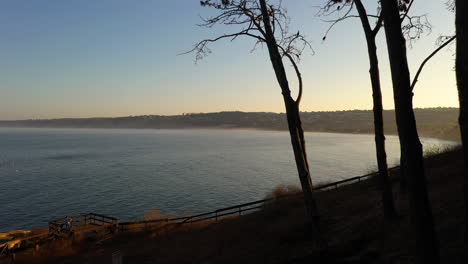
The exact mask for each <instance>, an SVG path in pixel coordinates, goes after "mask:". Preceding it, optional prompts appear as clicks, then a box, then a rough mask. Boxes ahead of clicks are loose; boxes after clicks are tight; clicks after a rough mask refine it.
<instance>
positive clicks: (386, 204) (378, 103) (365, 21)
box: [321, 0, 397, 219]
mask: <svg viewBox="0 0 468 264" xmlns="http://www.w3.org/2000/svg"><path fill="white" fill-rule="evenodd" d="M343 6H344V7H345V8H347V10H346V9H345V10H346V11H345V15H344V16H342V17H340V18H339V19H337V20H334V21H332V24H331V26H330V29H331V27H333V26H334V25H335V24H336V23H337V22H339V21H342V20H344V19H347V18H350V17H356V16H355V15H352V14H350V13H351V10H352V9H353V7H354V6H355V7H356V9H357V12H358V16H357V17H359V18H360V20H361V24H362V28H363V30H364V34H365V37H366V43H367V53H368V56H369V64H370V69H369V75H370V79H371V85H372V99H373V113H374V132H375V148H376V156H377V166H378V169H379V178H380V182H381V188H382V205H383V212H384V216H385V218H386V219H393V218H395V217H396V215H397V214H396V210H395V204H394V201H393V194H392V186H391V183H390V181H389V179H388V165H387V153H386V151H385V135H384V125H383V104H382V91H381V87H380V70H379V60H378V57H377V44H376V40H375V39H376V36H377V34H378V32H379V30H380V28H381V26H382V19H383V18H382V16H381V15H368V13H367V11H366V9H365V7H364V5H363V4H362V2H361V0H354V1H348V0H347V1H344V3H343V0H330V1H328V2H327V4H326V5H325V7H324V8H322V9H321V10H322V11H321V13H322V14H329V13H330V11H331V10H333V11H334V10H336V9H341V8H343ZM333 11H332V12H333ZM369 17H374V18H375V19H377V21H376V24H375V26H374V27H372V26H371V24H370V21H369ZM328 32H329V31H327V33H328Z"/></svg>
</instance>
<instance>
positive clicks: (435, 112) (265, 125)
mask: <svg viewBox="0 0 468 264" xmlns="http://www.w3.org/2000/svg"><path fill="white" fill-rule="evenodd" d="M414 111H415V115H416V120H417V123H418V128H419V134H420V136H426V137H436V138H441V139H450V140H459V139H460V135H459V129H458V125H457V119H458V112H459V110H458V108H440V107H439V108H419V109H415V110H414ZM301 116H302V122H303V127H304V130H305V131H315V132H338V133H366V134H368V133H373V122H374V121H373V114H372V111H371V110H350V111H333V112H332V111H330V112H302V113H301ZM384 121H385V133H386V134H396V133H397V131H396V124H395V113H394V111H393V110H385V111H384ZM0 126H2V127H58V128H153V129H186V128H253V129H264V130H287V123H286V115H285V114H284V113H265V112H239V111H232V112H218V113H199V114H183V115H173V116H160V115H144V116H129V117H115V118H62V119H40V120H18V121H0Z"/></svg>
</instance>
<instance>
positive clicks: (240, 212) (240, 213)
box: [239, 207, 242, 216]
mask: <svg viewBox="0 0 468 264" xmlns="http://www.w3.org/2000/svg"><path fill="white" fill-rule="evenodd" d="M240 215H242V211H241V208H240V207H239V216H240Z"/></svg>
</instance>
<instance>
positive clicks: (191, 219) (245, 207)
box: [119, 166, 399, 230]
mask: <svg viewBox="0 0 468 264" xmlns="http://www.w3.org/2000/svg"><path fill="white" fill-rule="evenodd" d="M398 169H399V166H396V167H393V168H390V169H389V170H388V171H389V172H391V171H395V170H398ZM377 175H378V172H375V173H369V174H366V175H362V176H357V177H352V178H349V179H345V180H341V181H337V182H333V183H329V184H325V185H321V186H319V187H317V188H315V189H314V191H323V190H327V189H338V188H339V187H340V186H343V185H347V184H351V183H355V182H361V181H363V180H365V179H368V178H371V177H374V176H377ZM280 198H281V197H280ZM282 198H284V196H283V197H282ZM272 200H273V199H272V198H270V199H262V200H258V201H254V202H249V203H244V204H239V205H234V206H230V207H226V208H222V209H218V210H215V211H211V212H207V213H201V214H196V215H191V216H186V217H176V218H163V219H154V220H140V221H131V222H121V223H119V228H120V230H128V229H131V226H132V225H141V224H156V223H168V224H169V223H170V224H188V223H195V222H200V221H206V220H215V221H217V220H218V219H220V218H222V217H226V216H230V215H242V213H244V212H250V211H253V210H258V209H261V208H263V207H264V206H265V203H266V202H269V201H272Z"/></svg>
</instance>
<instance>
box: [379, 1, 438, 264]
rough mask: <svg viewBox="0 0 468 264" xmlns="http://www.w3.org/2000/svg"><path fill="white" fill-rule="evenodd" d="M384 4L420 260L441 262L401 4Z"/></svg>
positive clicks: (403, 165) (403, 164)
mask: <svg viewBox="0 0 468 264" xmlns="http://www.w3.org/2000/svg"><path fill="white" fill-rule="evenodd" d="M381 3H382V14H383V20H384V27H385V35H386V39H387V49H388V54H389V59H390V69H391V73H392V82H393V96H394V101H395V116H396V121H397V128H398V137H399V139H400V148H401V160H400V163H401V174H402V177H405V178H406V179H407V181H408V191H409V192H408V195H409V197H408V198H409V201H410V215H411V221H412V225H413V228H414V232H415V235H416V260H417V263H420V264H422V263H424V264H427V263H439V261H440V260H439V248H438V243H437V238H436V234H435V230H434V220H433V216H432V211H431V208H430V205H429V199H428V196H427V188H426V176H425V172H424V160H423V151H422V145H421V142H420V141H419V137H418V132H417V128H416V120H415V117H414V112H413V93H412V91H411V83H410V82H411V81H410V74H409V69H408V61H407V56H406V43H405V39H404V37H403V34H402V31H401V20H400V14H399V7H398V2H397V1H396V0H382V1H381Z"/></svg>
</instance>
